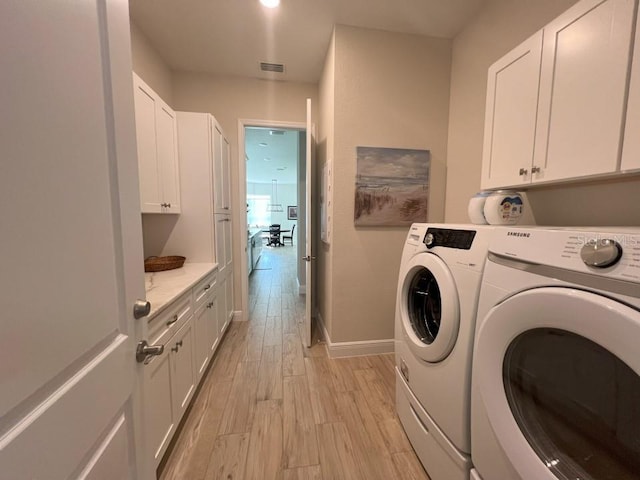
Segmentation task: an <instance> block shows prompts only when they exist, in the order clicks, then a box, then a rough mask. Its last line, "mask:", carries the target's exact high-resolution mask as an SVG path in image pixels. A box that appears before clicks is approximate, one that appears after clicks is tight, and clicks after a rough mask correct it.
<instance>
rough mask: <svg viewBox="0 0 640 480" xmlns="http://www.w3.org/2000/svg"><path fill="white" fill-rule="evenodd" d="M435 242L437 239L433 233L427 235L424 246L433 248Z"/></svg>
mask: <svg viewBox="0 0 640 480" xmlns="http://www.w3.org/2000/svg"><path fill="white" fill-rule="evenodd" d="M434 241H435V238H434V236H433V233H427V234H426V235H425V237H424V244H425V245H426V246H427V247H431V246H433V242H434Z"/></svg>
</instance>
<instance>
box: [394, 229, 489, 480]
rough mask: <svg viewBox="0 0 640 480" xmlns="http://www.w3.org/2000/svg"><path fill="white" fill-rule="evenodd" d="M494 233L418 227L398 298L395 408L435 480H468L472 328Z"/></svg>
mask: <svg viewBox="0 0 640 480" xmlns="http://www.w3.org/2000/svg"><path fill="white" fill-rule="evenodd" d="M493 229H494V227H490V226H479V225H451V224H413V225H412V226H411V228H410V230H409V234H408V236H407V240H406V242H405V246H404V250H403V253H402V260H401V266H400V275H399V279H398V290H397V298H396V323H395V351H396V377H397V378H396V406H397V411H398V416H399V417H400V421H401V422H402V425H403V427H404V429H405V431H406V433H407V436H408V437H409V440H410V441H411V443H412V445H413V448H414V450H415V451H416V453H417V454H418V457H419V458H420V460H421V462H422V464H423V466H424V467H425V470H426V471H427V473H428V474H429V476H430V477H431V479H432V480H458V479H460V480H467V479H468V478H469V470H470V468H471V467H470V451H471V450H470V447H471V440H470V421H469V412H470V382H471V354H472V347H473V334H474V327H475V325H474V322H475V317H476V307H477V302H478V296H479V291H480V284H481V277H482V270H483V267H484V263H485V260H486V256H487V247H488V242H489V235H490V233H491V231H492V230H493Z"/></svg>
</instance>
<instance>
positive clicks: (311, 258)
mask: <svg viewBox="0 0 640 480" xmlns="http://www.w3.org/2000/svg"><path fill="white" fill-rule="evenodd" d="M302 259H303V260H304V261H305V262H310V261H311V260H315V259H316V257H312V256H311V255H307V256H306V257H302Z"/></svg>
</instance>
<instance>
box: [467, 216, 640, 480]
mask: <svg viewBox="0 0 640 480" xmlns="http://www.w3.org/2000/svg"><path fill="white" fill-rule="evenodd" d="M489 250H490V253H489V258H488V260H487V265H486V267H485V272H484V278H483V283H482V289H481V294H480V302H479V305H478V320H477V324H476V328H477V332H476V339H475V348H474V358H473V375H472V377H473V381H472V385H473V388H472V410H471V432H472V433H471V436H472V443H471V447H472V448H471V452H472V461H473V464H474V466H475V471H474V472H473V473H474V475H475V477H474V478H478V479H480V478H481V479H482V480H529V479H535V480H557V479H577V478H579V479H581V480H596V479H615V480H624V479H638V478H640V354H639V352H640V347H639V345H640V229H615V228H609V229H605V230H594V229H583V230H580V229H540V228H536V229H535V230H534V229H526V228H507V229H501V230H496V231H495V232H494V236H493V238H492V240H491V242H490V248H489Z"/></svg>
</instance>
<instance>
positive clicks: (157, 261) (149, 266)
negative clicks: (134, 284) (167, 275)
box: [144, 256, 186, 272]
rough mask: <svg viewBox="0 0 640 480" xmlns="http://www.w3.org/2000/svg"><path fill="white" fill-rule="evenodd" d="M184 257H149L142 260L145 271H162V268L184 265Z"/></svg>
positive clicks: (169, 268) (167, 268) (168, 268)
mask: <svg viewBox="0 0 640 480" xmlns="http://www.w3.org/2000/svg"><path fill="white" fill-rule="evenodd" d="M185 260H186V258H185V257H179V256H170V257H149V258H147V259H145V261H144V271H145V272H162V271H164V270H173V269H174V268H180V267H182V265H184V261H185Z"/></svg>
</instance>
